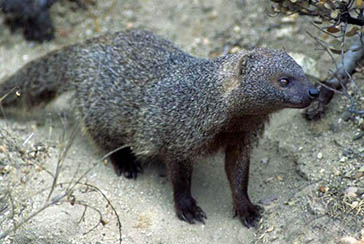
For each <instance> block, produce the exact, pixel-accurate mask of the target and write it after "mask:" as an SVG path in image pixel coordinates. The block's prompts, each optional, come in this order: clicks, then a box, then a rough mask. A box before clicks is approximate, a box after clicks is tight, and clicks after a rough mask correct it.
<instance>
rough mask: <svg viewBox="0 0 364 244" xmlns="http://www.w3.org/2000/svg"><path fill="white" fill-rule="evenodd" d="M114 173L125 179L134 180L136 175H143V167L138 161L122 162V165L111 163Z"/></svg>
mask: <svg viewBox="0 0 364 244" xmlns="http://www.w3.org/2000/svg"><path fill="white" fill-rule="evenodd" d="M113 166H114V170H115V173H116V174H117V175H118V176H121V175H124V177H125V178H127V179H134V180H135V179H136V178H137V177H138V174H140V173H143V167H142V166H141V165H140V163H139V162H138V161H134V162H123V163H122V164H120V163H118V164H115V163H113Z"/></svg>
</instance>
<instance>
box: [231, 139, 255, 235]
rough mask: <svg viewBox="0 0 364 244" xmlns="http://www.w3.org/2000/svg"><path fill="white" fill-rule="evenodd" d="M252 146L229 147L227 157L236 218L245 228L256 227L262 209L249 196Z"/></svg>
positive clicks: (240, 144)
mask: <svg viewBox="0 0 364 244" xmlns="http://www.w3.org/2000/svg"><path fill="white" fill-rule="evenodd" d="M249 147H250V145H249V143H244V141H243V142H240V143H238V144H235V145H232V144H231V145H228V146H227V148H226V155H225V170H226V174H227V177H228V180H229V183H230V187H231V191H232V197H233V205H234V210H235V216H238V217H239V218H240V221H241V222H242V223H243V225H244V226H246V227H247V228H249V227H250V226H253V227H256V226H257V223H258V221H259V219H260V217H261V215H260V212H261V211H262V208H261V207H259V206H257V205H254V204H253V203H252V202H251V201H250V199H249V196H248V181H249V164H250V161H249V160H250V158H249V157H250V155H249V154H250V148H249Z"/></svg>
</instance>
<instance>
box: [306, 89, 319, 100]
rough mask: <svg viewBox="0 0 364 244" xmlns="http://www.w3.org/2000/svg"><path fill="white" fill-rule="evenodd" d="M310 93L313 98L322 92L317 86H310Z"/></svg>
mask: <svg viewBox="0 0 364 244" xmlns="http://www.w3.org/2000/svg"><path fill="white" fill-rule="evenodd" d="M308 94H310V96H311V97H312V98H316V97H318V95H319V94H320V92H319V90H317V89H316V88H310V89H309V90H308Z"/></svg>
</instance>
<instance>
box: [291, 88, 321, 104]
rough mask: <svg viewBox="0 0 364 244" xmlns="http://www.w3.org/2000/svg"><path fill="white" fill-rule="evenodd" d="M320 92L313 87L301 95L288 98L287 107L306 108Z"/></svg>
mask: <svg viewBox="0 0 364 244" xmlns="http://www.w3.org/2000/svg"><path fill="white" fill-rule="evenodd" d="M319 94H320V91H319V90H317V89H316V88H314V87H311V88H309V89H308V90H307V93H305V94H303V95H301V94H300V95H296V96H293V97H290V99H289V101H288V103H287V107H289V108H306V107H308V106H310V104H311V103H312V102H313V101H314V100H315V99H316V98H317V97H318V96H319Z"/></svg>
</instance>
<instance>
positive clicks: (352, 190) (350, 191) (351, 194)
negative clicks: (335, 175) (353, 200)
mask: <svg viewBox="0 0 364 244" xmlns="http://www.w3.org/2000/svg"><path fill="white" fill-rule="evenodd" d="M357 191H358V188H357V187H354V186H349V187H348V188H346V189H345V195H346V196H348V197H356V196H357V194H356V193H357Z"/></svg>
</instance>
